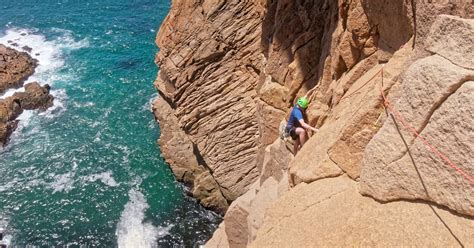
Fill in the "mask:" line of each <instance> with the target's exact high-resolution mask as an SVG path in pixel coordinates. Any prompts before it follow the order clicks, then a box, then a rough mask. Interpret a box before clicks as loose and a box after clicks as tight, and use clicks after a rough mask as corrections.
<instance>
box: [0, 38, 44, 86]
mask: <svg viewBox="0 0 474 248" xmlns="http://www.w3.org/2000/svg"><path fill="white" fill-rule="evenodd" d="M36 64H37V61H36V60H35V59H33V58H31V57H30V56H29V55H28V54H27V53H26V52H19V51H17V50H15V49H12V48H9V47H6V46H4V45H2V44H0V94H3V93H4V92H5V91H6V90H8V89H15V88H19V87H21V86H23V82H24V81H25V80H26V79H27V78H28V77H29V76H31V75H32V74H33V73H34V72H35V67H36Z"/></svg>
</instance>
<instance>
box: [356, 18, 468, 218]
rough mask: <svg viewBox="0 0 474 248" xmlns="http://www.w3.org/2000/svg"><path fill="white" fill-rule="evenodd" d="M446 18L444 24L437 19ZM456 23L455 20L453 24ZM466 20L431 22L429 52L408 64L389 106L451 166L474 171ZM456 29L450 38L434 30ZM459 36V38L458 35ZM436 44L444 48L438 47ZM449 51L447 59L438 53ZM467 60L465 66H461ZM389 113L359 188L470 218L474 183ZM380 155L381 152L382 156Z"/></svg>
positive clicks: (380, 196) (368, 153)
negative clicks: (432, 204) (441, 207)
mask: <svg viewBox="0 0 474 248" xmlns="http://www.w3.org/2000/svg"><path fill="white" fill-rule="evenodd" d="M440 23H446V24H440ZM454 23H457V25H456V24H454ZM471 23H472V21H471V20H466V21H464V20H463V19H460V18H456V17H449V16H441V17H440V18H439V19H438V21H437V23H436V24H435V25H434V26H433V29H432V34H433V35H432V36H430V38H429V40H430V41H431V44H433V45H431V46H430V47H429V49H430V50H431V51H432V52H435V53H436V54H434V55H433V56H430V57H426V58H423V59H420V60H418V61H416V62H415V63H413V64H412V65H411V66H410V68H409V69H408V70H407V71H406V73H405V75H404V77H403V90H402V96H401V97H400V99H399V100H398V101H397V102H396V103H394V105H393V107H394V108H395V109H396V110H397V111H398V112H399V113H400V116H402V117H403V118H404V119H405V122H406V123H408V124H409V125H411V126H413V128H414V129H415V130H416V131H417V132H418V133H420V134H421V136H423V137H425V139H426V140H427V141H428V142H429V143H430V144H431V145H432V146H433V147H435V148H437V149H438V150H439V151H440V152H442V153H443V154H445V155H446V156H447V157H448V158H449V159H450V160H451V161H452V162H453V163H454V164H455V165H457V166H458V167H459V168H460V169H461V170H463V171H464V172H466V173H467V175H470V176H471V177H472V175H474V169H473V167H472V166H471V165H472V162H473V160H472V158H473V157H474V151H473V147H474V130H473V126H474V110H473V108H472V106H474V105H473V103H474V91H473V90H474V88H473V87H474V85H473V82H472V81H473V80H474V70H470V69H468V68H472V67H473V66H474V61H473V60H472V58H471V60H470V61H469V60H465V59H464V57H462V56H457V55H459V54H469V53H470V52H471V51H472V49H473V45H472V43H471V44H464V45H463V43H462V42H458V43H457V44H456V45H454V44H452V41H451V40H452V39H457V40H462V39H463V38H462V37H464V38H465V39H467V40H468V39H470V38H472V37H470V36H472V34H473V32H472V31H473V25H470V24H471ZM446 26H456V27H452V28H451V29H450V30H457V33H456V35H454V36H455V37H454V38H453V37H452V36H451V35H446V36H439V33H442V32H450V31H447V30H446V29H445V27H446ZM456 37H457V38H456ZM439 43H443V44H446V45H445V46H440V45H436V44H439ZM447 51H449V52H447ZM438 52H440V53H442V54H446V53H448V55H445V56H446V57H450V58H451V59H452V61H450V60H448V59H445V58H444V57H442V56H439V55H438V54H437V53H438ZM463 63H464V64H465V65H466V66H464V67H465V68H463V67H461V66H459V65H460V64H463ZM396 117H397V118H395V119H393V118H389V119H388V120H387V121H386V122H385V124H384V126H383V127H382V128H381V130H380V131H379V132H378V133H377V135H376V136H375V137H374V139H372V140H371V141H370V143H369V144H368V146H367V147H366V149H365V154H364V164H363V166H362V168H363V172H362V175H361V193H363V194H367V195H371V196H374V197H375V198H377V199H380V200H384V201H387V200H395V199H425V200H430V201H434V202H436V203H438V204H441V205H445V206H447V207H449V208H450V209H452V210H455V211H456V212H459V213H462V214H467V215H471V216H474V187H473V185H472V182H469V180H466V179H465V178H463V176H461V175H460V174H459V173H458V172H457V171H456V170H455V169H453V168H451V167H450V166H449V164H448V163H446V162H445V161H444V160H443V159H440V158H439V157H438V156H437V155H436V154H435V153H434V152H433V151H432V150H431V148H429V147H426V146H425V145H424V144H423V143H422V141H420V139H419V138H418V139H416V137H415V135H414V134H413V133H412V132H411V131H409V129H407V128H406V127H404V124H403V122H402V121H401V120H400V117H399V116H396ZM381 154H383V156H381Z"/></svg>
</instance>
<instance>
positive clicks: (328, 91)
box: [155, 0, 474, 247]
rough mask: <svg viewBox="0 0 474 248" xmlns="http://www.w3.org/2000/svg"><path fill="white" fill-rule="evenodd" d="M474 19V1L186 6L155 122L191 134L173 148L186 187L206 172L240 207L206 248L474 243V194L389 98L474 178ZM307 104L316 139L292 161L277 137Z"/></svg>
mask: <svg viewBox="0 0 474 248" xmlns="http://www.w3.org/2000/svg"><path fill="white" fill-rule="evenodd" d="M443 14H449V15H450V16H448V15H443ZM472 18H474V6H473V4H472V1H455V2H453V1H451V2H446V1H429V2H428V1H426V2H425V1H388V2H387V1H382V0H375V1H372V0H371V1H368V0H356V1H344V0H339V1H329V0H327V1H325V0H320V1H291V0H279V1H253V2H248V1H239V2H237V1H210V0H209V1H187V2H184V1H173V6H172V10H171V12H170V15H169V16H168V18H167V19H166V21H165V23H164V24H163V26H162V28H161V30H160V33H159V35H158V38H157V44H158V45H159V46H160V47H161V48H162V50H161V51H160V53H159V54H158V55H157V60H156V61H157V63H158V65H160V69H161V71H160V74H159V76H158V79H157V81H156V83H155V85H156V86H157V88H158V89H159V91H160V96H161V99H159V100H158V101H157V103H156V104H157V105H160V104H165V105H167V108H168V109H169V111H159V110H158V111H155V114H156V115H157V117H158V119H159V120H160V123H161V125H164V126H165V127H166V126H169V125H172V126H173V128H174V129H175V130H177V131H176V132H180V134H175V135H173V136H172V137H169V136H168V137H167V135H166V134H164V133H162V138H161V139H160V144H161V145H162V146H165V147H166V149H165V150H167V151H164V156H165V158H167V161H169V162H170V164H171V168H172V169H173V171H180V172H178V173H177V172H175V174H177V177H178V179H181V177H182V176H179V175H180V173H181V174H187V173H190V174H192V175H199V174H200V173H203V172H202V171H203V169H206V170H207V171H206V174H207V172H208V173H209V175H211V177H207V178H208V179H207V180H210V181H212V180H213V181H212V185H217V186H218V188H219V189H220V192H222V194H221V195H222V197H223V198H225V200H226V201H227V202H229V203H230V202H231V201H232V203H231V204H230V206H229V207H228V210H227V213H226V215H225V216H224V221H223V223H222V224H221V225H220V226H219V229H218V230H217V231H216V233H215V234H214V236H213V238H212V239H211V240H210V241H209V243H208V244H207V246H208V247H245V246H249V245H250V246H255V247H262V246H263V247H265V246H268V247H288V246H294V245H295V244H297V245H298V246H308V244H315V245H319V246H320V245H336V246H337V245H339V246H341V245H360V246H368V245H370V246H376V245H380V246H381V245H398V244H404V245H411V244H423V245H438V244H439V245H447V246H453V245H459V244H461V245H467V244H472V243H474V240H473V239H472V237H471V236H472V235H470V233H472V223H473V219H472V217H473V216H474V214H473V212H472V206H473V203H472V199H474V196H473V192H472V189H473V186H472V184H469V181H466V180H465V179H464V178H463V177H462V176H460V175H459V174H457V173H456V171H455V170H453V169H452V168H450V167H449V165H447V164H446V163H445V162H444V161H443V160H442V159H439V158H438V157H437V156H435V155H433V154H431V153H430V152H429V148H428V149H427V148H426V147H424V146H423V144H422V143H421V142H420V140H419V139H415V137H413V135H412V134H411V133H410V132H408V131H407V130H400V131H399V130H397V127H399V126H400V124H401V123H399V121H397V120H396V119H394V117H393V113H392V111H391V109H386V108H385V107H384V99H383V97H382V93H383V95H385V96H386V97H387V99H388V101H389V102H390V103H391V105H390V106H393V107H394V108H395V109H397V110H398V111H400V113H401V114H402V115H403V116H405V118H406V120H407V122H409V123H410V124H411V125H413V126H414V127H415V129H416V130H417V131H418V132H420V133H421V134H422V135H423V136H426V137H427V139H429V141H430V142H431V143H432V144H433V145H434V146H436V147H437V148H438V149H439V150H440V151H442V152H443V153H445V154H449V159H451V160H452V161H453V162H454V163H455V164H457V165H458V166H459V168H460V169H462V170H463V171H465V172H466V173H467V174H468V175H471V177H472V175H474V172H473V171H472V168H471V167H470V164H469V163H472V157H473V154H472V147H473V144H472V142H471V141H472V140H473V139H472V138H470V137H471V136H472V135H471V134H472V133H474V132H472V128H471V127H472V126H473V125H472V121H473V120H474V118H473V116H472V104H470V103H471V101H472V100H473V94H472V90H471V88H472V87H471V83H472V81H473V79H472V75H471V72H472V67H471V65H470V64H471V62H472V51H473V50H474V49H473V45H472V44H473V42H472V37H474V36H473V34H472ZM235 37H239V39H237V40H235ZM209 44H212V45H211V46H209ZM223 47H224V48H223ZM226 48H227V49H226ZM240 52H242V53H240ZM243 68H247V69H249V70H245V69H243ZM250 69H251V70H250ZM250 75H252V76H250ZM301 95H307V96H308V97H309V98H310V99H311V104H310V106H309V108H308V116H309V122H310V123H311V124H312V125H316V126H317V127H319V132H317V133H315V134H314V135H313V136H312V137H311V138H310V139H309V141H308V142H307V143H306V144H305V146H304V147H303V148H302V149H301V151H300V152H299V153H298V154H297V155H296V156H294V157H293V155H292V154H291V153H290V152H289V151H290V149H288V147H291V141H287V140H285V141H284V140H280V139H279V138H278V136H279V129H280V126H281V125H280V123H281V121H282V120H284V119H285V118H286V117H287V115H288V112H289V110H290V109H291V107H292V105H293V104H294V102H295V98H296V97H297V96H301ZM237 99H239V100H237ZM221 101H223V102H221ZM222 106H225V107H222ZM229 109H230V110H236V109H239V110H241V111H240V112H238V111H229ZM171 123H174V124H171ZM243 123H247V124H248V126H247V128H248V129H246V130H249V132H245V134H240V130H239V129H233V128H234V127H236V126H237V127H241V126H242V125H244V124H243ZM221 124H223V126H221ZM223 127H224V128H223ZM400 128H402V127H401V126H400ZM250 130H251V131H250ZM163 132H165V130H163ZM173 132H174V131H173ZM173 137H175V138H177V139H178V140H179V142H177V141H176V140H175V139H174V138H173ZM178 137H180V138H178ZM224 137H225V138H224ZM181 142H182V143H181ZM177 143H179V144H178V145H173V144H177ZM243 146H245V147H246V148H248V149H246V150H242V149H241V148H242V147H243ZM180 147H181V148H180ZM185 147H188V148H185ZM191 147H193V150H192V151H193V155H194V157H192V160H196V161H198V162H192V163H188V162H186V158H187V157H186V155H184V154H185V153H179V152H177V151H179V149H188V150H189V151H188V152H186V154H191V152H190V151H191V150H190V148H191ZM173 153H174V154H178V156H174V155H173ZM249 159H250V160H249ZM249 161H251V162H249ZM196 164H197V166H196ZM195 168H202V169H195ZM249 168H252V169H251V170H248V169H249ZM248 171H250V173H247V172H248ZM223 172H225V175H224V174H223ZM188 175H189V174H188ZM332 177H335V178H334V179H327V178H332ZM182 180H183V179H182ZM183 181H192V182H195V181H196V180H195V179H192V180H191V179H184V180H183ZM236 182H237V183H236ZM242 182H245V183H242ZM214 183H215V184H214ZM229 185H232V186H233V187H229ZM244 185H245V186H244ZM292 187H294V188H292ZM215 192H217V190H216V191H215ZM193 194H194V193H193ZM194 195H195V196H196V197H197V198H198V199H201V198H202V199H205V198H206V197H208V196H210V195H212V194H207V195H206V194H203V195H202V196H199V194H194ZM216 195H219V194H216ZM239 195H241V196H240V197H236V196H239ZM363 195H364V196H363ZM367 196H369V197H367ZM200 197H201V198H200ZM371 198H372V199H371ZM414 201H417V202H414ZM217 202H218V201H214V203H213V205H216V206H217V205H219V204H221V203H217ZM221 202H222V203H223V202H224V201H221ZM387 202H388V203H387ZM204 204H206V203H204ZM226 207H227V206H226ZM338 213H340V214H341V216H344V218H338V217H337V215H338ZM387 213H388V214H387ZM305 216H306V217H305ZM307 216H310V217H307ZM378 220H381V221H378ZM318 221H319V222H320V223H319V222H318ZM386 223H393V225H386ZM422 223H427V226H426V227H423V228H418V227H419V226H420V225H421V224H422ZM404 226H407V227H408V229H406V230H403V229H404ZM326 227H328V229H327V230H325V228H326ZM359 227H360V230H359V229H357V228H359ZM356 229H357V230H356ZM307 230H311V231H307ZM338 230H345V231H344V232H341V231H338ZM315 234H316V235H315ZM431 234H434V235H435V236H436V237H437V238H436V240H435V241H436V242H435V241H434V240H433V239H430V238H429V237H430V236H429V235H431ZM390 235H391V236H390ZM267 237H268V238H267Z"/></svg>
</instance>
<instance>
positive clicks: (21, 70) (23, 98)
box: [0, 45, 53, 146]
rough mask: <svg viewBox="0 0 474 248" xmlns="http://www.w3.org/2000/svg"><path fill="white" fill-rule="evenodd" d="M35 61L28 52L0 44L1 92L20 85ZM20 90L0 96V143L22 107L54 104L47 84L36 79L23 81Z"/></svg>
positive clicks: (25, 108)
mask: <svg viewBox="0 0 474 248" xmlns="http://www.w3.org/2000/svg"><path fill="white" fill-rule="evenodd" d="M36 63H37V62H36V61H35V60H34V59H32V58H31V57H30V56H29V55H28V54H27V53H24V52H18V51H16V50H14V49H11V48H7V47H5V46H3V45H0V94H2V93H4V91H5V90H8V89H15V88H19V87H22V86H23V83H24V81H25V80H26V79H27V78H28V77H29V76H31V75H32V74H33V72H34V70H35V67H36ZM24 88H25V90H24V91H23V92H15V93H14V94H13V96H10V97H6V98H3V99H0V145H1V146H4V145H5V144H6V143H7V142H8V140H9V137H10V135H11V133H12V132H13V131H14V130H15V129H16V127H17V126H18V122H19V121H18V120H17V119H16V118H17V117H18V116H19V115H20V114H21V113H22V112H23V110H33V109H40V110H45V109H47V108H49V107H51V106H52V105H53V96H51V95H50V94H49V90H50V87H49V85H44V86H41V85H40V84H39V83H37V82H32V83H28V84H26V85H24Z"/></svg>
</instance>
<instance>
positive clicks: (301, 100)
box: [298, 96, 309, 109]
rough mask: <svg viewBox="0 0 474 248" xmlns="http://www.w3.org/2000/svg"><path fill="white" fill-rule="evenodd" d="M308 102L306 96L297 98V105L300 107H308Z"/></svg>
mask: <svg viewBox="0 0 474 248" xmlns="http://www.w3.org/2000/svg"><path fill="white" fill-rule="evenodd" d="M308 104H309V101H308V98H306V97H305V96H303V97H300V98H299V99H298V106H300V108H303V109H305V108H307V107H308Z"/></svg>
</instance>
